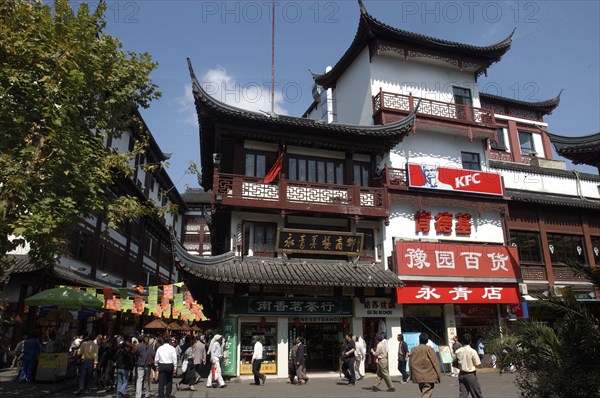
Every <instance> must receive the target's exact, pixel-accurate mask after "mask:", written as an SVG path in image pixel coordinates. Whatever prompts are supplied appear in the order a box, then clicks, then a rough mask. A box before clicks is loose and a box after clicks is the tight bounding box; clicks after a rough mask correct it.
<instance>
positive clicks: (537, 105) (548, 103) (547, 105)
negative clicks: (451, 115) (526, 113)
mask: <svg viewBox="0 0 600 398" xmlns="http://www.w3.org/2000/svg"><path fill="white" fill-rule="evenodd" d="M562 92H563V90H560V92H559V93H558V95H557V96H556V97H554V98H551V99H548V100H545V101H537V102H529V101H521V100H516V99H512V98H508V97H501V96H499V95H494V94H488V93H481V92H480V93H479V99H481V100H483V101H488V102H495V103H503V104H508V105H513V106H519V107H523V108H528V109H532V108H533V109H535V110H538V111H542V112H544V113H551V112H552V111H553V110H554V109H556V107H557V106H558V105H559V104H560V95H561V94H562Z"/></svg>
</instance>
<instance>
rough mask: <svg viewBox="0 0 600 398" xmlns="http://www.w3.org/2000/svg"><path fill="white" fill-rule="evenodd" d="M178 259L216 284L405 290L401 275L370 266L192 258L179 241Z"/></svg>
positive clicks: (226, 256) (228, 255)
mask: <svg viewBox="0 0 600 398" xmlns="http://www.w3.org/2000/svg"><path fill="white" fill-rule="evenodd" d="M173 242H174V243H173V247H174V251H175V255H176V256H177V259H178V264H179V266H180V267H181V268H183V269H184V270H186V271H187V272H189V273H190V274H192V275H194V276H197V277H199V278H201V279H206V280H209V281H214V282H229V283H252V284H263V285H296V286H347V287H390V288H392V287H402V286H404V284H403V283H402V282H401V281H400V279H399V278H398V275H396V274H394V273H393V272H391V271H388V270H384V269H383V268H382V267H381V266H376V265H371V264H360V263H358V264H352V263H349V262H346V261H322V260H307V261H298V260H291V261H288V262H283V260H280V259H274V258H268V259H263V260H261V259H252V260H248V259H243V260H242V259H240V258H237V257H235V254H234V253H233V252H230V253H226V254H222V255H220V256H213V257H199V256H194V255H192V254H189V253H188V252H187V251H186V250H185V248H183V247H182V246H181V245H180V244H179V242H177V240H176V239H174V240H173Z"/></svg>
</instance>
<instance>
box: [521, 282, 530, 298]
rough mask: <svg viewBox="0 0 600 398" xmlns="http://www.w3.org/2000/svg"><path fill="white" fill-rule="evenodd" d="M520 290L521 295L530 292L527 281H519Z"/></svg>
mask: <svg viewBox="0 0 600 398" xmlns="http://www.w3.org/2000/svg"><path fill="white" fill-rule="evenodd" d="M519 291H520V292H521V296H523V295H525V294H529V291H528V290H527V283H519Z"/></svg>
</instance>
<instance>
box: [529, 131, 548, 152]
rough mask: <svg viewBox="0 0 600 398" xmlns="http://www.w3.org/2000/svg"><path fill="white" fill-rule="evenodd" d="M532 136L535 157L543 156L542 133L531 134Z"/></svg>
mask: <svg viewBox="0 0 600 398" xmlns="http://www.w3.org/2000/svg"><path fill="white" fill-rule="evenodd" d="M531 136H532V138H533V148H534V149H535V153H536V156H537V157H540V158H545V157H546V155H545V154H544V144H543V143H542V135H541V134H535V133H532V134H531Z"/></svg>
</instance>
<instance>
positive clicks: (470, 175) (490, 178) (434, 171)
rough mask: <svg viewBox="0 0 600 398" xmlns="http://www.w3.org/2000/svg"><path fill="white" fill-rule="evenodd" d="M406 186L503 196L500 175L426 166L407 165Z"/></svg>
mask: <svg viewBox="0 0 600 398" xmlns="http://www.w3.org/2000/svg"><path fill="white" fill-rule="evenodd" d="M407 174H408V186H409V187H411V188H427V189H440V190H444V191H457V192H471V193H481V194H486V195H500V196H501V195H503V194H504V190H503V187H502V180H501V178H500V174H496V173H487V172H484V171H479V170H465V169H453V168H449V167H438V166H431V165H427V164H415V163H409V164H408V173H407Z"/></svg>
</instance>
